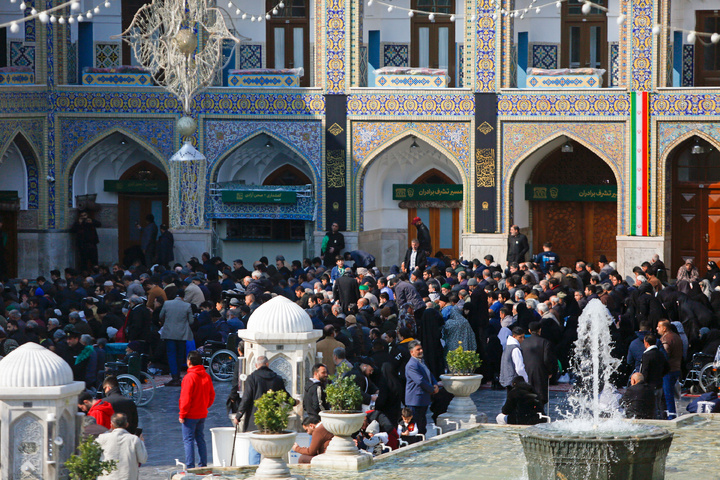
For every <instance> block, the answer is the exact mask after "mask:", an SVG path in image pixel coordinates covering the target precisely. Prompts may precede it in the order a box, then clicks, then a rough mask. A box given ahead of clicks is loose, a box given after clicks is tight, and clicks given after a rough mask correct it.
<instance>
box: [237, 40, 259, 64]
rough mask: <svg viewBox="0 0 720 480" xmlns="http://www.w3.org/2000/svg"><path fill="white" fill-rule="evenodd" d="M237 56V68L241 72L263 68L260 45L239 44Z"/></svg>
mask: <svg viewBox="0 0 720 480" xmlns="http://www.w3.org/2000/svg"><path fill="white" fill-rule="evenodd" d="M237 56H238V59H237V68H238V69H240V70H247V69H251V68H262V45H260V44H251V43H241V44H239V45H238V46H237Z"/></svg>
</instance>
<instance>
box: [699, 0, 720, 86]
mask: <svg viewBox="0 0 720 480" xmlns="http://www.w3.org/2000/svg"><path fill="white" fill-rule="evenodd" d="M695 22H696V23H695V30H696V31H698V32H708V33H710V32H720V10H697V11H696V12H695ZM695 86H696V87H720V44H718V43H711V42H708V41H707V40H705V39H704V38H703V37H698V39H697V41H696V42H695Z"/></svg>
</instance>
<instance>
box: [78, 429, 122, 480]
mask: <svg viewBox="0 0 720 480" xmlns="http://www.w3.org/2000/svg"><path fill="white" fill-rule="evenodd" d="M78 451H79V452H80V454H79V455H74V454H73V455H70V458H69V459H67V461H66V462H65V468H67V469H68V472H69V473H70V478H71V479H73V480H96V479H97V477H99V476H100V475H105V474H108V473H110V472H112V471H113V470H116V469H117V461H115V460H107V461H102V460H101V458H102V453H103V451H102V447H101V446H100V444H99V443H98V442H96V441H95V439H94V438H93V437H92V436H90V435H88V436H87V437H86V438H85V440H83V442H82V443H81V444H80V445H79V446H78Z"/></svg>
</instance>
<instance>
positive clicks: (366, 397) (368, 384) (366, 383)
mask: <svg viewBox="0 0 720 480" xmlns="http://www.w3.org/2000/svg"><path fill="white" fill-rule="evenodd" d="M343 377H352V379H353V381H354V382H355V385H357V386H358V387H360V391H361V392H362V401H363V405H370V402H371V401H372V399H371V398H370V396H371V395H375V394H376V393H377V392H378V388H377V387H376V386H375V384H374V383H373V382H372V380H370V379H369V378H368V377H366V376H365V374H364V373H363V372H361V371H360V367H353V369H352V370H350V371H349V372H346V373H345V375H343Z"/></svg>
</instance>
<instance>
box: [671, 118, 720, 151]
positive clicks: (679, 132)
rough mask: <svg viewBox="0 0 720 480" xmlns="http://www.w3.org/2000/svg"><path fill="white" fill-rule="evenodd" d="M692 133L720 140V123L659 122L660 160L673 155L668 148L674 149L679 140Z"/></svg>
mask: <svg viewBox="0 0 720 480" xmlns="http://www.w3.org/2000/svg"><path fill="white" fill-rule="evenodd" d="M692 131H698V132H702V133H704V134H706V135H707V136H709V137H710V138H714V139H720V124H718V123H701V122H672V123H670V122H658V124H657V138H658V158H663V157H666V156H667V155H668V154H669V153H671V152H670V151H668V148H669V147H671V146H672V147H674V146H675V145H674V144H675V143H676V142H677V140H678V139H679V138H681V137H683V136H684V135H685V134H687V133H688V132H692Z"/></svg>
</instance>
